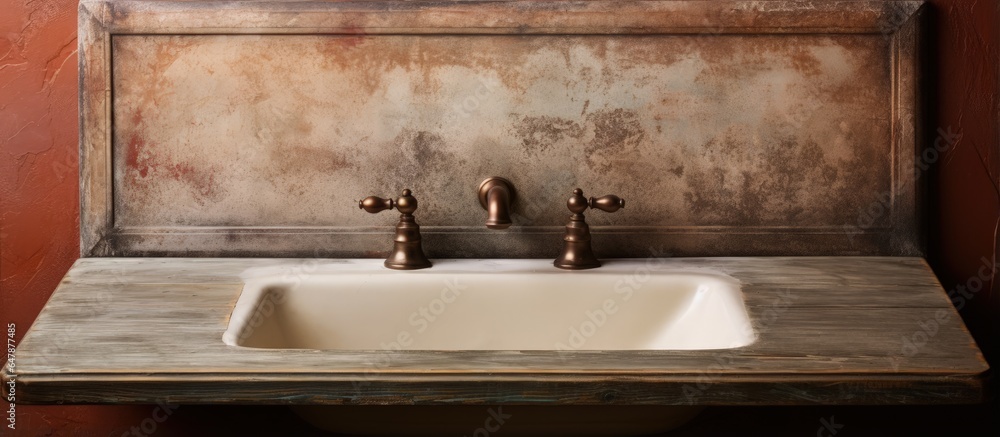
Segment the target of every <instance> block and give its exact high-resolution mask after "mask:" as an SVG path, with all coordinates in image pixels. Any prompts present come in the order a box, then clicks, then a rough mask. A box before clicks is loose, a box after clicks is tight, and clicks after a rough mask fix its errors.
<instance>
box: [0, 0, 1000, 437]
mask: <svg viewBox="0 0 1000 437" xmlns="http://www.w3.org/2000/svg"><path fill="white" fill-rule="evenodd" d="M931 3H932V5H933V6H934V8H933V11H932V12H933V19H932V21H933V23H934V27H935V29H934V30H935V32H936V33H937V35H938V36H937V37H936V38H935V39H934V44H935V47H933V48H931V50H929V51H928V54H933V55H934V56H935V57H936V58H937V60H936V62H935V63H934V65H935V66H936V67H934V68H933V70H934V72H933V73H934V75H933V76H932V77H931V78H930V79H931V83H930V85H931V89H932V90H934V91H933V92H932V99H931V102H930V103H931V104H930V105H929V107H931V108H932V109H933V113H932V114H930V116H929V118H928V120H927V121H926V123H925V127H926V128H927V130H928V131H930V132H931V134H929V139H930V140H931V141H933V139H934V138H933V137H934V134H933V132H934V131H935V130H936V129H937V127H941V128H943V129H947V128H948V127H951V128H952V131H953V132H957V133H960V134H961V139H960V140H959V141H958V142H957V143H956V145H955V146H953V147H951V148H950V149H949V150H947V151H946V152H944V153H943V154H942V156H941V157H940V158H939V159H938V160H936V161H935V162H934V165H932V166H931V167H930V168H929V170H928V173H927V176H928V177H927V181H928V184H929V185H930V191H931V213H930V217H929V219H930V220H931V223H930V234H931V238H930V242H929V243H930V248H929V249H930V250H929V259H930V260H931V262H932V264H933V265H934V268H935V271H936V272H937V273H938V275H939V276H940V277H941V279H942V282H943V283H944V285H945V287H946V288H948V289H953V288H954V287H956V286H957V285H959V284H965V285H966V291H965V295H963V294H962V293H959V290H957V289H956V293H957V294H956V296H962V299H960V300H959V299H957V302H960V303H961V305H962V306H963V308H962V313H963V316H965V317H966V320H967V322H968V323H969V325H970V328H972V330H973V334H974V335H975V336H976V338H977V339H978V340H979V341H980V343H981V345H982V346H983V347H984V349H986V350H987V352H988V353H989V355H990V357H991V359H992V362H993V363H994V365H1000V360H998V358H1000V357H998V355H997V351H998V350H1000V348H998V347H997V340H998V339H1000V284H997V283H996V281H994V280H993V278H992V277H988V278H986V280H984V281H983V285H981V290H980V291H978V292H975V293H971V288H972V287H971V286H973V285H975V284H976V281H975V280H973V279H972V278H976V277H978V276H979V267H980V266H981V265H982V259H983V258H984V257H985V258H986V259H987V260H988V262H993V260H995V259H997V255H998V252H997V234H996V229H997V226H998V223H1000V190H998V188H997V187H998V186H1000V146H998V145H1000V128H998V124H1000V110H998V83H1000V72H998V59H1000V53H998V48H1000V41H998V39H1000V35H998V33H1000V29H998V28H1000V9H998V7H1000V6H998V3H1000V2H997V1H996V0H981V1H970V0H933V1H932V2H931ZM0 11H2V12H0V321H2V322H3V324H4V325H6V324H7V323H15V324H16V326H17V331H18V338H20V336H21V335H22V334H23V333H24V332H25V331H26V330H27V328H28V327H29V326H30V324H31V322H32V321H33V320H34V318H35V317H36V315H37V314H38V312H39V310H40V309H41V308H42V306H43V305H44V303H45V301H46V300H47V299H48V296H49V294H50V293H51V292H52V290H53V289H54V288H55V285H56V284H57V283H58V281H59V279H60V278H61V277H62V275H63V274H64V273H65V272H66V270H67V269H68V268H69V266H70V265H71V264H72V262H73V260H75V259H76V257H77V253H78V224H77V223H78V218H77V216H78V200H77V183H78V182H77V111H76V104H77V91H76V89H77V81H76V78H77V56H76V0H35V1H30V0H0ZM970 281H971V282H970ZM966 296H971V297H966ZM3 405H4V406H5V407H6V403H3ZM153 408H155V407H151V406H71V407H64V406H18V407H17V428H18V432H14V433H10V432H7V431H8V430H7V429H6V428H2V429H3V431H0V434H3V435H25V436H35V435H95V436H97V435H100V436H107V435H115V436H117V435H122V434H123V433H131V432H132V429H133V427H136V426H141V425H142V424H143V423H144V421H146V422H145V423H147V424H148V423H150V422H149V421H148V419H149V418H151V417H152V415H153V412H154V411H153ZM181 408H182V410H183V409H184V408H187V407H181ZM179 411H180V410H179ZM253 411H254V412H256V414H258V415H259V414H260V413H261V412H262V411H261V410H260V409H254V410H253ZM264 411H270V410H264ZM872 411H875V410H872ZM243 412H245V411H244V410H240V409H236V408H221V409H205V408H196V407H192V408H189V409H188V410H187V411H185V412H184V414H181V413H178V416H177V417H178V419H176V420H171V421H168V422H166V424H159V425H158V428H156V430H157V432H155V433H154V434H155V435H174V434H177V433H179V432H180V430H183V432H184V433H188V434H193V435H201V434H205V433H208V432H212V433H217V432H220V431H223V430H229V431H236V430H233V429H232V428H229V427H228V426H227V425H226V423H227V422H229V420H227V419H223V418H225V417H229V418H232V417H239V416H241V415H242V414H241V413H243ZM278 414H279V415H278V416H274V417H273V419H275V420H276V421H277V422H286V423H289V418H288V417H287V416H286V415H282V414H284V413H278ZM949 414H952V416H951V418H953V419H959V420H961V419H960V418H956V417H954V414H957V413H954V412H952V413H949ZM899 415H900V416H901V417H904V416H907V415H908V413H905V412H903V413H900V414H899ZM182 416H183V418H181V417H182ZM209 418H219V419H218V420H214V421H211V420H208V419H209ZM213 422H214V423H215V425H208V426H206V424H211V423H213ZM230 423H231V422H230ZM848 426H850V425H848ZM137 429H138V432H139V433H138V434H135V435H141V434H144V433H143V430H142V429H141V428H137ZM146 429H147V430H148V429H149V427H147V428H146ZM196 430H197V431H196ZM897 430H898V429H897ZM244 431H247V430H246V429H244Z"/></svg>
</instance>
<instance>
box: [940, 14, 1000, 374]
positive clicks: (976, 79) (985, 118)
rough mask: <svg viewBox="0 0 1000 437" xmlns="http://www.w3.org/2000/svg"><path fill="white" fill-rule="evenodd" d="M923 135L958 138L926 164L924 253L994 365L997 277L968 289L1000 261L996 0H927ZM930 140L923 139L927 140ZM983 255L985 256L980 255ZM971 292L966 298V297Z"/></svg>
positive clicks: (999, 326)
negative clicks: (944, 133) (927, 91)
mask: <svg viewBox="0 0 1000 437" xmlns="http://www.w3.org/2000/svg"><path fill="white" fill-rule="evenodd" d="M932 6H933V8H932V9H931V10H930V13H931V20H930V22H931V27H932V28H931V29H930V30H931V31H933V33H934V34H935V37H934V38H933V40H932V41H931V45H932V46H934V47H931V50H930V53H928V54H929V55H931V56H934V57H936V59H932V62H931V66H930V71H929V73H930V77H929V82H930V83H929V85H930V86H931V89H932V90H933V91H932V92H931V96H930V99H929V101H928V105H927V107H928V109H929V110H930V111H932V113H931V114H930V115H931V117H930V119H931V120H932V121H930V122H928V123H925V124H924V127H925V130H926V131H928V134H929V136H928V138H927V140H928V141H933V140H934V138H933V137H934V136H935V131H936V130H937V129H938V128H942V129H946V130H947V129H949V128H950V129H951V130H952V131H953V132H955V133H959V134H961V139H960V140H959V141H958V143H957V144H955V145H954V146H953V147H951V148H950V149H949V150H947V151H946V152H945V153H943V154H942V156H941V158H940V160H939V161H938V162H937V163H935V164H934V165H933V166H932V167H931V169H930V171H929V178H928V179H929V180H928V183H929V185H930V186H929V188H930V189H929V195H930V205H929V207H930V208H929V217H928V218H929V221H930V226H929V237H930V238H929V241H928V243H929V248H928V257H927V258H928V260H929V261H930V263H931V264H932V266H933V267H934V270H935V272H936V273H937V275H938V277H939V278H940V279H941V282H942V284H943V285H944V286H945V288H946V289H948V290H953V289H955V288H956V287H957V286H959V285H964V286H965V287H966V289H967V291H966V293H965V294H964V295H962V293H958V290H956V295H959V296H961V298H956V299H957V302H956V304H957V305H956V306H958V307H960V308H961V313H962V316H963V318H964V319H965V321H966V324H967V325H968V326H969V328H970V330H971V331H972V333H973V335H974V336H975V337H976V340H977V341H978V342H979V345H980V348H982V349H983V351H984V353H985V354H986V355H987V358H988V359H989V360H990V362H991V363H992V365H993V367H998V366H1000V284H998V283H997V281H994V280H993V276H995V275H991V276H990V277H987V278H986V280H984V281H983V282H984V284H983V285H982V289H981V290H980V291H978V292H973V291H974V290H975V287H976V285H977V284H978V281H979V277H980V271H979V270H980V266H983V265H984V264H987V265H988V264H992V263H995V262H996V261H1000V258H998V257H997V255H998V247H997V241H998V240H997V227H998V226H1000V188H998V187H1000V97H998V91H1000V90H998V87H1000V1H996V0H988V1H970V0H934V1H933V2H932ZM928 144H931V143H928ZM983 259H985V260H986V262H985V263H984V262H983ZM970 296H971V297H970Z"/></svg>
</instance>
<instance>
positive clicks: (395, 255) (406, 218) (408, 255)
mask: <svg viewBox="0 0 1000 437" xmlns="http://www.w3.org/2000/svg"><path fill="white" fill-rule="evenodd" d="M358 208H361V209H363V210H365V211H367V212H369V213H372V214H375V213H379V212H382V211H385V210H387V209H393V208H396V210H398V211H399V212H400V214H399V223H398V224H396V237H395V238H393V248H392V253H390V254H389V257H388V258H387V259H386V260H385V263H384V265H385V266H386V267H388V268H390V269H394V270H416V269H425V268H427V267H430V266H431V262H430V261H429V260H428V259H427V256H426V255H424V249H423V246H422V245H421V244H420V240H421V238H420V225H418V224H417V221H416V219H414V217H413V212H414V211H416V210H417V199H416V198H414V197H413V196H412V193H411V191H410V190H409V189H405V190H403V193H402V195H401V196H399V198H398V199H396V200H392V199H383V198H381V197H376V196H368V197H366V198H364V200H361V201H360V202H358Z"/></svg>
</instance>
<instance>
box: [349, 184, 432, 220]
mask: <svg viewBox="0 0 1000 437" xmlns="http://www.w3.org/2000/svg"><path fill="white" fill-rule="evenodd" d="M411 194H412V192H411V191H410V189H409V188H407V189H405V190H403V193H402V195H401V196H400V197H399V198H398V199H396V200H392V199H383V198H381V197H376V196H368V197H365V198H364V200H362V201H360V202H358V208H361V209H363V210H365V211H367V212H369V213H372V214H375V213H379V212H382V211H385V210H387V209H393V208H396V209H397V210H399V212H400V213H401V214H407V215H408V214H413V212H414V211H416V210H417V199H416V198H415V197H413V196H412V195H411Z"/></svg>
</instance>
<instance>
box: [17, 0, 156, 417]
mask: <svg viewBox="0 0 1000 437" xmlns="http://www.w3.org/2000/svg"><path fill="white" fill-rule="evenodd" d="M76 5H77V3H76V0H36V1H30V0H2V1H0V11H2V12H0V321H2V322H3V325H4V327H5V329H6V325H7V324H8V323H14V324H15V325H16V330H17V338H18V339H20V336H21V335H23V334H24V332H25V331H27V329H28V327H29V326H30V325H31V323H32V321H34V320H35V316H37V315H38V312H39V311H40V310H41V308H42V306H43V305H44V304H45V301H46V300H47V299H48V296H49V294H51V293H52V290H53V289H54V288H55V286H56V284H57V283H58V282H59V280H60V279H61V278H62V275H63V274H64V273H65V272H66V270H67V269H69V266H70V265H71V264H72V263H73V261H74V260H76V258H77V256H78V253H79V244H78V240H79V236H78V235H79V234H78V232H79V230H78V227H79V226H78V224H77V223H78V221H79V219H78V216H79V206H78V200H77V199H78V195H77V186H78V177H77V175H78V172H77V156H78V153H77V55H76V50H77V47H76V46H77V44H76ZM4 407H5V409H6V403H4ZM17 410H18V412H17V428H18V430H19V431H21V432H19V433H14V435H46V434H48V433H55V434H56V435H66V434H78V433H80V432H84V431H85V430H86V431H90V432H91V433H93V434H94V435H106V434H107V432H99V431H101V430H110V429H116V428H117V425H118V424H122V425H124V424H126V423H127V424H130V425H131V424H133V423H137V422H138V421H141V420H142V418H143V417H147V416H148V415H149V409H148V408H141V409H137V408H134V407H124V408H118V407H112V408H107V407H87V406H74V407H28V406H18V407H17ZM130 414H131V415H133V416H134V418H129V415H130ZM5 416H6V415H5ZM4 430H5V431H9V429H6V428H5V429H4ZM0 434H2V432H0ZM119 434H120V433H119Z"/></svg>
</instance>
